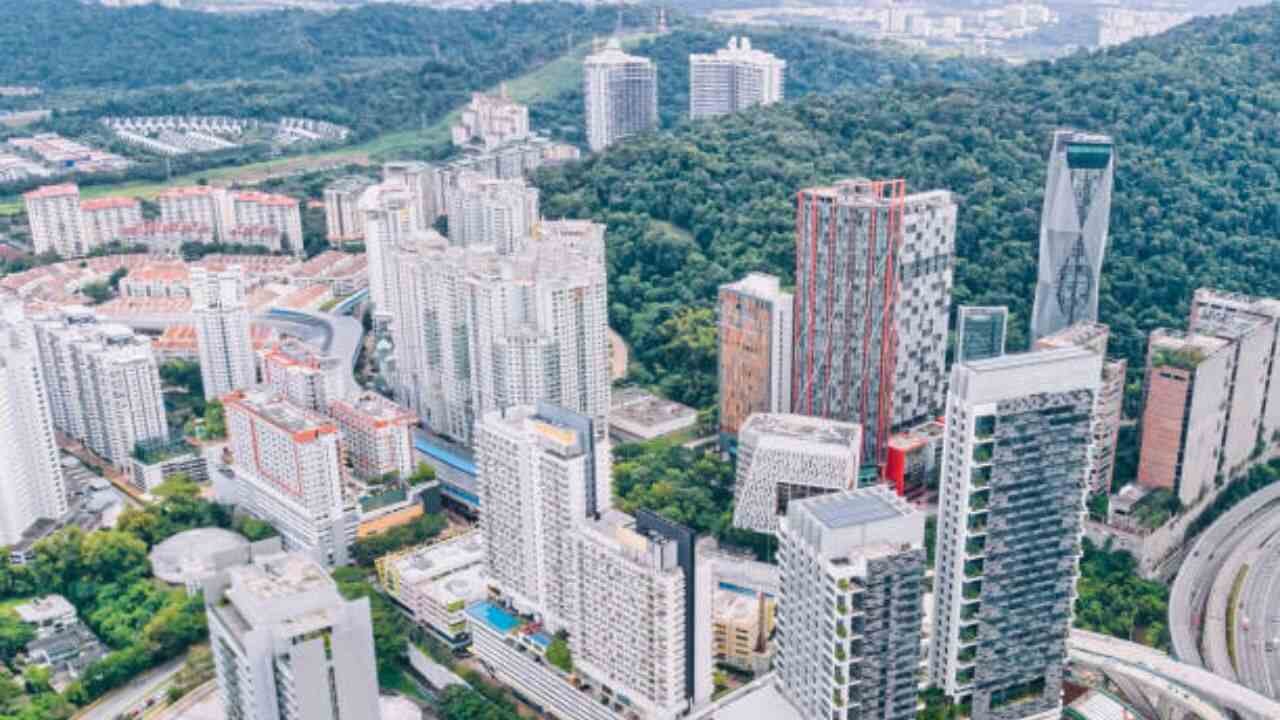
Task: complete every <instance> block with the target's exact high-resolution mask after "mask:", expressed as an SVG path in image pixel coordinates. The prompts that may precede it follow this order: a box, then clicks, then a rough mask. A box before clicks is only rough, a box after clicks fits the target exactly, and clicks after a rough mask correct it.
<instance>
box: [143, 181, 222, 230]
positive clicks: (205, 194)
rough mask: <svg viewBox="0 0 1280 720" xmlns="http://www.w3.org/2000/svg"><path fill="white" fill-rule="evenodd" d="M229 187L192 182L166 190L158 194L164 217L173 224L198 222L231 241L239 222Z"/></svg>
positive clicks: (161, 212) (157, 199)
mask: <svg viewBox="0 0 1280 720" xmlns="http://www.w3.org/2000/svg"><path fill="white" fill-rule="evenodd" d="M228 197H229V196H228V193H227V190H226V189H225V188H218V187H211V186H208V185H192V186H187V187H176V188H172V189H170V190H165V191H164V192H162V193H160V194H159V195H157V196H156V202H157V203H158V204H159V205H160V221H161V222H163V223H165V224H169V225H196V226H199V227H204V228H209V229H210V230H212V231H213V232H214V233H215V234H216V235H217V237H218V240H219V241H221V242H230V232H231V228H232V227H233V226H234V225H235V218H234V217H233V216H232V212H231V204H230V202H229V200H228Z"/></svg>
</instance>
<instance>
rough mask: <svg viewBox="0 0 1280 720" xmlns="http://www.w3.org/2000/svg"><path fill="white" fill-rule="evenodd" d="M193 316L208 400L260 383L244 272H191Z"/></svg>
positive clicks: (205, 270)
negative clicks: (254, 356)
mask: <svg viewBox="0 0 1280 720" xmlns="http://www.w3.org/2000/svg"><path fill="white" fill-rule="evenodd" d="M191 315H192V317H193V318H194V319H195V326H196V345H197V349H198V350H199V353H200V378H201V380H203V381H204V397H205V399H206V400H217V399H218V398H220V397H222V396H223V395H226V394H227V393H229V392H232V391H233V390H240V389H243V388H247V387H249V386H251V385H253V384H254V382H255V381H256V380H257V369H256V368H255V367H254V358H253V342H252V340H251V338H250V335H249V332H250V325H249V324H250V318H249V306H248V304H247V303H246V301H245V290H244V271H243V270H241V269H240V268H239V267H237V266H232V267H229V268H227V269H226V270H222V271H210V270H207V269H205V268H202V267H194V268H191Z"/></svg>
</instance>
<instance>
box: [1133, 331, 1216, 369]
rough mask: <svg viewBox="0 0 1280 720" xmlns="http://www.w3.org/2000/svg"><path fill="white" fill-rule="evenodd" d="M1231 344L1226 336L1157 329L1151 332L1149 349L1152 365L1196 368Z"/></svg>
mask: <svg viewBox="0 0 1280 720" xmlns="http://www.w3.org/2000/svg"><path fill="white" fill-rule="evenodd" d="M1230 346H1231V341H1230V340H1227V339H1225V338H1220V337H1214V336H1211V335H1199V334H1195V333H1186V332H1182V331H1181V330H1166V329H1157V330H1155V331H1154V332H1152V333H1151V339H1150V344H1149V348H1148V351H1149V354H1150V358H1151V366H1152V367H1175V368H1179V369H1182V370H1194V369H1195V368H1197V367H1199V365H1200V363H1202V362H1204V361H1205V360H1207V359H1209V358H1210V357H1212V356H1213V355H1215V354H1217V353H1218V352H1221V351H1222V350H1224V349H1226V348H1228V347H1230Z"/></svg>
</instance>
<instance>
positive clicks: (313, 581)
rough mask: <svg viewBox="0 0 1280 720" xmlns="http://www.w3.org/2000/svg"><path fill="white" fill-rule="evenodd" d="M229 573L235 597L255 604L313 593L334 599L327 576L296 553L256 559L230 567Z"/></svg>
mask: <svg viewBox="0 0 1280 720" xmlns="http://www.w3.org/2000/svg"><path fill="white" fill-rule="evenodd" d="M228 572H229V573H230V575H231V587H232V588H233V589H234V591H235V592H236V594H237V595H238V596H239V597H241V598H244V599H247V600H251V601H255V602H258V603H263V604H270V603H274V602H280V601H286V600H288V599H289V598H295V597H299V596H304V595H311V594H313V593H316V594H318V593H327V594H332V595H335V596H336V595H337V586H336V584H335V583H334V581H333V578H332V577H330V576H329V573H327V572H325V570H324V568H322V567H320V565H319V564H317V563H316V561H314V560H312V559H311V558H309V557H307V556H306V555H301V554H298V553H282V554H280V555H271V556H268V557H265V558H255V559H254V561H253V562H252V563H250V564H248V565H241V566H238V567H233V568H231V569H230V570H229V571H228Z"/></svg>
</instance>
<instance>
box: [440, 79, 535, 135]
mask: <svg viewBox="0 0 1280 720" xmlns="http://www.w3.org/2000/svg"><path fill="white" fill-rule="evenodd" d="M451 135H452V137H453V144H454V145H456V146H457V147H461V148H472V147H480V148H484V149H486V150H489V149H492V148H495V147H497V146H499V145H502V144H503V143H506V142H510V141H513V140H524V139H525V138H527V137H529V108H528V106H526V105H521V104H520V103H518V102H515V101H514V100H512V99H511V96H510V95H509V94H508V93H507V85H506V83H503V84H502V85H500V86H499V87H498V93H497V94H496V95H486V94H484V93H472V94H471V102H470V103H467V106H466V107H465V108H463V109H462V115H461V117H459V118H458V124H457V125H454V126H453V128H452V129H451Z"/></svg>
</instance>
